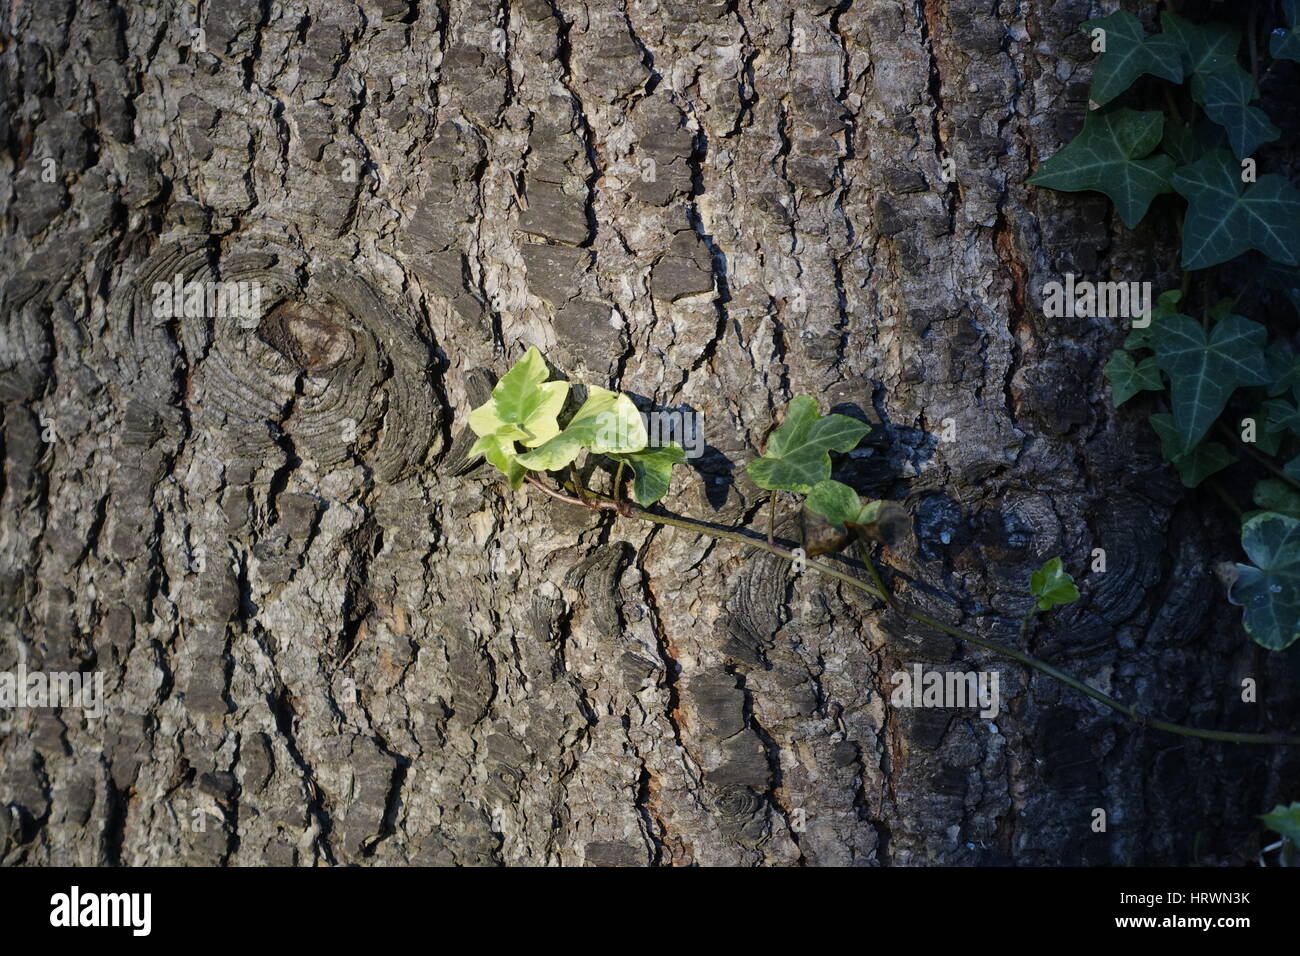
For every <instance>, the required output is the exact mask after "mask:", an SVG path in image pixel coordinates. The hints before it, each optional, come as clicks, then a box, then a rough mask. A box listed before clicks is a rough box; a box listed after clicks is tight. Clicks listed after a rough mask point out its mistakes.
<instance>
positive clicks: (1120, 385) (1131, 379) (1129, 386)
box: [1104, 349, 1165, 408]
mask: <svg viewBox="0 0 1300 956" xmlns="http://www.w3.org/2000/svg"><path fill="white" fill-rule="evenodd" d="M1104 371H1105V373H1106V378H1107V379H1109V380H1110V391H1111V395H1112V396H1113V397H1114V399H1115V407H1116V408H1118V407H1119V406H1120V405H1123V404H1124V403H1125V402H1127V401H1128V400H1129V399H1130V398H1132V397H1133V396H1134V395H1136V394H1137V393H1138V392H1141V391H1159V390H1160V389H1162V388H1164V387H1165V383H1164V379H1162V378H1161V377H1160V366H1159V365H1158V364H1156V360H1155V359H1154V358H1144V359H1143V360H1142V361H1141V362H1134V361H1133V356H1131V355H1129V354H1128V353H1127V352H1125V351H1123V350H1122V349H1116V350H1115V351H1113V352H1111V353H1110V361H1109V362H1107V363H1106V368H1105V369H1104Z"/></svg>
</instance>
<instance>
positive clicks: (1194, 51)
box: [1160, 12, 1241, 74]
mask: <svg viewBox="0 0 1300 956" xmlns="http://www.w3.org/2000/svg"><path fill="white" fill-rule="evenodd" d="M1160 25H1161V27H1163V28H1164V34H1162V35H1163V36H1167V37H1169V39H1170V40H1171V41H1172V42H1173V43H1175V44H1176V45H1177V47H1178V50H1179V53H1180V55H1181V56H1182V61H1183V70H1184V72H1186V73H1188V74H1192V73H1214V72H1217V71H1218V70H1222V69H1224V68H1226V67H1228V66H1231V65H1233V64H1235V63H1236V62H1237V50H1238V49H1240V48H1241V31H1240V30H1237V29H1236V28H1235V27H1230V26H1228V25H1227V24H1225V23H1206V24H1199V23H1193V22H1192V21H1190V20H1185V19H1183V18H1182V17H1180V16H1179V15H1178V14H1176V13H1168V12H1166V13H1162V14H1160Z"/></svg>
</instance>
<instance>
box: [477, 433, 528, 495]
mask: <svg viewBox="0 0 1300 956" xmlns="http://www.w3.org/2000/svg"><path fill="white" fill-rule="evenodd" d="M475 455H482V456H483V457H484V458H486V459H487V460H488V463H489V464H491V465H492V466H493V467H495V468H496V469H497V471H499V472H501V473H502V474H504V475H505V476H506V478H508V479H509V480H510V487H511V488H518V487H519V486H520V485H521V484H523V481H524V473H525V471H526V469H525V468H524V466H523V465H521V464H520V463H519V456H518V454H517V453H516V450H515V443H514V442H513V441H511V440H510V439H508V438H498V437H497V436H496V435H484V436H483V437H482V438H480V439H479V440H478V441H476V442H475V443H474V447H472V448H471V449H470V450H469V457H470V458H473V457H474V456H475Z"/></svg>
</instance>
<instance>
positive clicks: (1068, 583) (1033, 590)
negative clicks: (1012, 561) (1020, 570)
mask: <svg viewBox="0 0 1300 956" xmlns="http://www.w3.org/2000/svg"><path fill="white" fill-rule="evenodd" d="M1029 593H1030V594H1032V595H1033V596H1034V597H1036V598H1038V603H1037V605H1036V606H1037V608H1038V610H1040V611H1050V610H1051V609H1052V608H1053V607H1055V606H1056V605H1058V604H1069V603H1071V602H1073V601H1077V600H1079V589H1078V588H1077V587H1075V586H1074V578H1072V577H1070V576H1069V575H1068V574H1066V573H1065V569H1064V568H1063V567H1062V566H1061V559H1060V558H1052V559H1051V560H1050V561H1047V562H1045V563H1044V564H1043V566H1042V567H1041V568H1039V569H1038V570H1037V571H1035V572H1034V573H1033V574H1031V575H1030V576H1029Z"/></svg>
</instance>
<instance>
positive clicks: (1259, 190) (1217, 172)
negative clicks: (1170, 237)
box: [1173, 150, 1300, 269]
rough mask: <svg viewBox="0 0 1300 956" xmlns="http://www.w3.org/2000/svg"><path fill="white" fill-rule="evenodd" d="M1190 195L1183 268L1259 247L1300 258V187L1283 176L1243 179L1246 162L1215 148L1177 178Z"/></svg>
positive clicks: (1289, 260)
mask: <svg viewBox="0 0 1300 956" xmlns="http://www.w3.org/2000/svg"><path fill="white" fill-rule="evenodd" d="M1173 186H1174V189H1176V190H1178V192H1179V193H1181V194H1182V195H1183V196H1184V197H1185V198H1186V199H1187V216H1186V218H1185V219H1184V221H1183V268H1185V269H1204V268H1206V267H1207V266H1213V265H1217V264H1219V263H1220V262H1227V261H1228V260H1229V259H1233V258H1235V257H1236V256H1239V255H1241V254H1242V253H1243V252H1246V251H1247V250H1249V249H1258V250H1259V251H1260V252H1262V253H1264V254H1265V255H1266V256H1268V257H1269V258H1271V259H1275V260H1277V261H1278V262H1282V263H1285V264H1287V265H1296V264H1297V263H1298V262H1300V259H1297V256H1300V191H1297V190H1296V188H1295V187H1294V186H1292V185H1291V183H1290V182H1289V181H1288V180H1287V179H1286V178H1285V177H1283V176H1279V175H1277V174H1276V173H1270V174H1267V175H1264V176H1260V177H1259V181H1258V182H1255V183H1251V184H1249V185H1248V184H1246V183H1243V182H1242V181H1241V167H1240V166H1239V165H1238V164H1237V162H1236V160H1234V159H1233V156H1232V154H1231V153H1229V152H1228V151H1226V150H1216V151H1214V152H1212V153H1209V154H1208V155H1206V156H1203V157H1202V158H1201V159H1200V160H1198V161H1197V162H1195V163H1193V164H1192V165H1190V166H1184V167H1183V168H1182V169H1180V170H1178V172H1177V173H1175V174H1174V177H1173Z"/></svg>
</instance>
